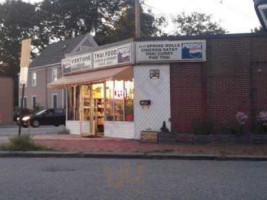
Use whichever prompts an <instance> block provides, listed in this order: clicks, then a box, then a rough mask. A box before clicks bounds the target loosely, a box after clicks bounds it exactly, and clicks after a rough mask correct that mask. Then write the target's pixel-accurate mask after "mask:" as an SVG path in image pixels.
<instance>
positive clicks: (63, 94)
mask: <svg viewBox="0 0 267 200" xmlns="http://www.w3.org/2000/svg"><path fill="white" fill-rule="evenodd" d="M61 95H62V102H61V108H62V109H64V107H65V98H64V97H65V89H62V94H61Z"/></svg>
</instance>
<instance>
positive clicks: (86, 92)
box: [80, 85, 91, 121]
mask: <svg viewBox="0 0 267 200" xmlns="http://www.w3.org/2000/svg"><path fill="white" fill-rule="evenodd" d="M80 96H81V105H80V106H81V111H82V112H81V113H80V119H81V121H90V118H91V87H90V86H88V85H83V86H81V94H80Z"/></svg>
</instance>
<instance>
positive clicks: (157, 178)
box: [0, 158, 267, 200]
mask: <svg viewBox="0 0 267 200" xmlns="http://www.w3.org/2000/svg"><path fill="white" fill-rule="evenodd" d="M0 167H1V170H0V194H1V195H0V199H3V200H5V199H12V200H35V199H38V200H59V199H64V200H75V199H77V200H113V199H114V200H131V199H138V200H175V199H177V200H192V199H197V200H207V199H216V200H225V199H227V200H252V199H253V200H261V199H262V200H265V199H266V198H267V190H266V185H267V162H237V161H236V162H230V161H225V162H219V161H181V160H127V159H124V160H122V159H120V160H117V159H53V158H24V159H23V158H1V159H0Z"/></svg>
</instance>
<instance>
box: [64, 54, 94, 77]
mask: <svg viewBox="0 0 267 200" xmlns="http://www.w3.org/2000/svg"><path fill="white" fill-rule="evenodd" d="M61 64H62V69H63V73H64V74H68V73H75V72H78V71H85V70H89V69H91V68H92V55H91V53H86V54H82V55H77V56H72V57H69V58H66V59H64V60H62V63H61Z"/></svg>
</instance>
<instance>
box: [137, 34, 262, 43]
mask: <svg viewBox="0 0 267 200" xmlns="http://www.w3.org/2000/svg"><path fill="white" fill-rule="evenodd" d="M266 36H267V33H232V34H217V35H199V36H163V37H142V38H135V39H134V41H153V40H212V39H235V38H242V37H244V38H246V37H250V38H256V37H266Z"/></svg>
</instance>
